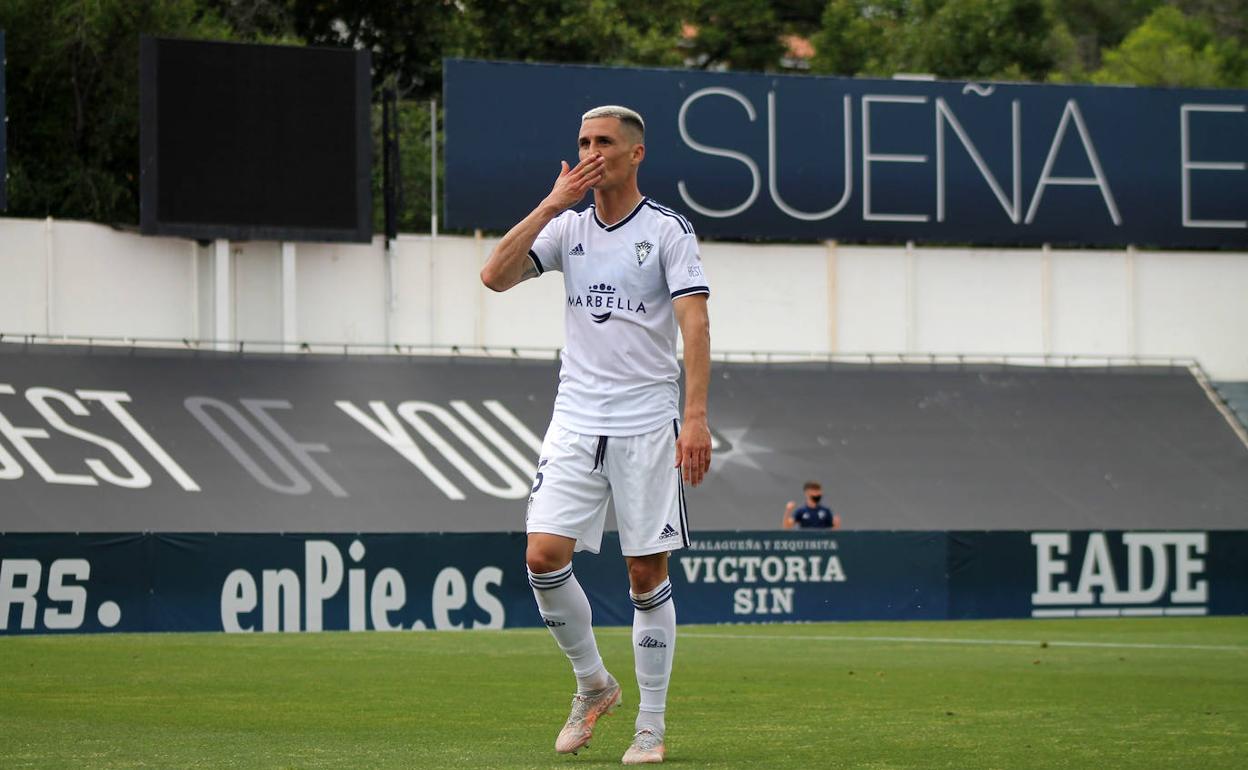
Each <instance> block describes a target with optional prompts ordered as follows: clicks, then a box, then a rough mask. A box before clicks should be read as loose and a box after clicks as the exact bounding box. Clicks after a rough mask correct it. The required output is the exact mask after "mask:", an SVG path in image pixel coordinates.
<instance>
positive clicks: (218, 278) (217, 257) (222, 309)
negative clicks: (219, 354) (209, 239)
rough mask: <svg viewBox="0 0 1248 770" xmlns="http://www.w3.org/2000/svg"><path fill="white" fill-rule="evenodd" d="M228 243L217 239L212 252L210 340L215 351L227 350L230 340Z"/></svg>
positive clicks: (227, 240)
mask: <svg viewBox="0 0 1248 770" xmlns="http://www.w3.org/2000/svg"><path fill="white" fill-rule="evenodd" d="M232 336H233V335H232V334H231V333H230V241H229V239H228V238H218V239H217V240H215V241H214V242H213V252H212V338H213V339H214V340H216V343H217V344H216V347H217V350H229V349H230V338H231V337H232Z"/></svg>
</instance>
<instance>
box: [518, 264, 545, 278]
mask: <svg viewBox="0 0 1248 770" xmlns="http://www.w3.org/2000/svg"><path fill="white" fill-rule="evenodd" d="M539 275H541V273H539V272H537V266H536V265H534V264H533V263H532V262H529V266H528V267H526V268H525V269H524V274H523V275H521V276H520V280H521V281H527V280H529V279H530V278H536V277H538V276H539Z"/></svg>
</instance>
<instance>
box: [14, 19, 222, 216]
mask: <svg viewBox="0 0 1248 770" xmlns="http://www.w3.org/2000/svg"><path fill="white" fill-rule="evenodd" d="M0 28H3V29H5V30H6V34H5V37H6V47H7V49H8V50H7V55H6V58H7V60H8V72H7V76H6V86H7V91H8V96H7V100H8V104H7V112H8V115H9V125H8V145H9V211H8V212H7V213H8V214H9V215H10V216H21V217H44V216H56V217H64V218H71V219H90V220H94V221H97V222H112V223H126V224H137V222H138V218H139V217H138V214H139V204H138V170H139V96H138V70H139V36H140V35H144V34H149V35H167V36H178V37H187V38H213V39H223V38H228V37H230V30H229V29H228V28H227V27H226V26H225V25H224V24H222V23H221V22H220V20H219V19H218V18H217V17H215V15H213V14H211V13H208V12H205V11H203V10H202V9H201V8H200V5H199V3H197V2H195V0H151V1H150V2H142V3H135V2H131V1H130V0H72V1H69V0H65V1H62V2H56V3H49V2H41V1H40V0H5V2H4V3H0Z"/></svg>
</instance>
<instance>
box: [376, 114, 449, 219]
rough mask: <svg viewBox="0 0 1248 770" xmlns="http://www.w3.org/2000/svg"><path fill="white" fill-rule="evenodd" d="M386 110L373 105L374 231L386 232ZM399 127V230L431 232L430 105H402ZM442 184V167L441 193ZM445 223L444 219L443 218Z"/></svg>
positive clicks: (440, 143)
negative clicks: (383, 132)
mask: <svg viewBox="0 0 1248 770" xmlns="http://www.w3.org/2000/svg"><path fill="white" fill-rule="evenodd" d="M438 114H439V118H438V125H439V126H441V125H442V118H441V115H442V110H441V107H440V106H439V109H438ZM381 118H382V107H381V105H380V104H375V105H373V121H372V122H373V148H374V149H373V155H374V158H373V170H372V190H373V231H374V232H378V233H383V232H385V213H386V211H385V201H384V199H383V197H382V195H383V186H382V181H383V173H384V169H383V168H382V166H383V163H382V157H383V156H382V144H381ZM398 127H399V144H400V147H399V180H398V182H399V184H400V185H401V187H400V188H399V195H398V198H399V199H398V201H396V203H397V204H398V205H397V214H398V217H397V220H398V221H397V223H396V224H397V227H398V231H399V232H401V233H425V232H429V213H430V200H429V193H430V189H429V188H430V186H429V172H430V163H429V161H430V150H429V148H430V142H429V140H430V137H429V102H427V101H420V102H417V101H402V102H399V110H398ZM442 139H443V135H442V131H441V129H440V128H439V131H438V156H439V157H441V155H442ZM444 189H446V188H445V187H443V184H442V166H441V164H439V165H438V190H444ZM439 194H440V193H439ZM439 219H441V217H439Z"/></svg>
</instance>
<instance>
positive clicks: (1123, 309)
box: [0, 219, 1248, 380]
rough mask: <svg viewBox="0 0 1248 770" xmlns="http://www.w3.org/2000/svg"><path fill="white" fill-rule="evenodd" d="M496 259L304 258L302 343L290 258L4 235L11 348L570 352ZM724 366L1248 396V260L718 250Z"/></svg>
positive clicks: (555, 299) (41, 228) (408, 249)
mask: <svg viewBox="0 0 1248 770" xmlns="http://www.w3.org/2000/svg"><path fill="white" fill-rule="evenodd" d="M493 244H494V241H493V240H491V239H474V238H470V237H454V236H450V237H448V236H444V237H440V238H438V239H436V240H431V239H430V238H429V237H428V236H402V237H400V238H399V240H398V242H397V245H396V249H395V254H394V256H393V258H392V260H391V262H390V264H389V265H388V264H387V257H386V254H385V250H384V248H383V247H382V244H381V242H380V240H376V241H374V242H373V243H372V244H368V245H355V244H351V245H331V244H299V245H298V246H297V247H296V257H295V274H294V288H295V290H294V295H293V297H287V298H285V300H286V301H287V302H289V301H292V300H293V302H294V308H293V309H294V315H293V318H294V328H293V329H286V328H284V324H283V308H284V306H283V300H284V298H283V292H282V277H283V276H282V249H281V246H280V245H279V244H276V243H260V242H254V243H233V244H230V247H229V259H228V261H229V267H230V281H229V286H228V287H227V295H226V296H227V298H228V302H227V303H226V306H227V307H228V308H229V311H228V312H229V318H228V319H223V321H222V323H221V324H218V319H216V318H215V316H214V307H215V303H214V296H215V291H216V285H215V278H214V276H215V275H216V272H215V270H214V259H215V254H216V251H215V247H214V246H207V247H203V246H198V245H196V244H195V243H194V242H192V241H186V240H181V239H175V238H144V237H140V236H138V235H135V234H133V233H128V232H119V231H115V230H112V229H110V228H107V227H103V226H100V225H94V224H87V223H80V222H61V221H57V222H48V221H39V220H20V219H0V333H2V334H5V335H20V334H40V335H48V336H62V335H65V336H72V337H86V336H99V337H133V338H149V339H150V338H156V339H182V338H187V339H214V338H216V334H215V331H216V330H217V329H218V328H223V329H225V330H226V337H227V338H229V339H235V340H244V341H247V342H278V341H282V340H283V339H286V340H297V341H307V342H318V343H340V344H341V343H390V344H402V345H416V346H429V345H435V346H439V345H486V346H503V347H522V348H555V347H558V346H560V345H561V344H562V341H563V329H562V310H563V306H562V303H563V286H562V281H561V280H560V278H559V276H557V275H556V276H544V277H543V278H541V279H539V280H536V281H529V282H526V283H524V284H521V285H520V286H519V287H517V288H516V289H514V290H512V291H510V292H507V293H506V294H501V295H500V294H494V293H492V292H490V291H489V290H488V289H485V288H484V287H483V286H481V284H480V281H479V280H478V279H477V273H478V271H479V269H480V267H481V265H482V263H483V261H484V260H485V257H486V256H487V255H488V253H489V250H490V248H491V247H492V246H493ZM703 260H704V262H705V264H706V270H707V273H708V275H709V277H710V280H711V285H712V290H713V295H712V300H711V321H712V345H713V348H714V349H715V350H716V351H719V352H726V351H734V352H735V351H772V352H817V353H828V352H831V353H865V352H875V353H983V354H1011V355H1039V354H1080V355H1096V356H1144V357H1153V356H1161V357H1191V358H1195V359H1197V360H1199V361H1200V362H1201V364H1202V365H1203V366H1204V367H1205V368H1206V369H1207V370H1208V371H1209V373H1210V375H1211V376H1212V377H1214V378H1215V379H1223V380H1248V252H1237V253H1228V252H1143V251H1134V250H1123V251H1064V250H1056V249H1054V250H1046V249H1011V250H1000V249H967V248H936V247H863V246H837V245H835V244H816V245H755V244H729V243H707V244H704V245H703Z"/></svg>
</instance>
